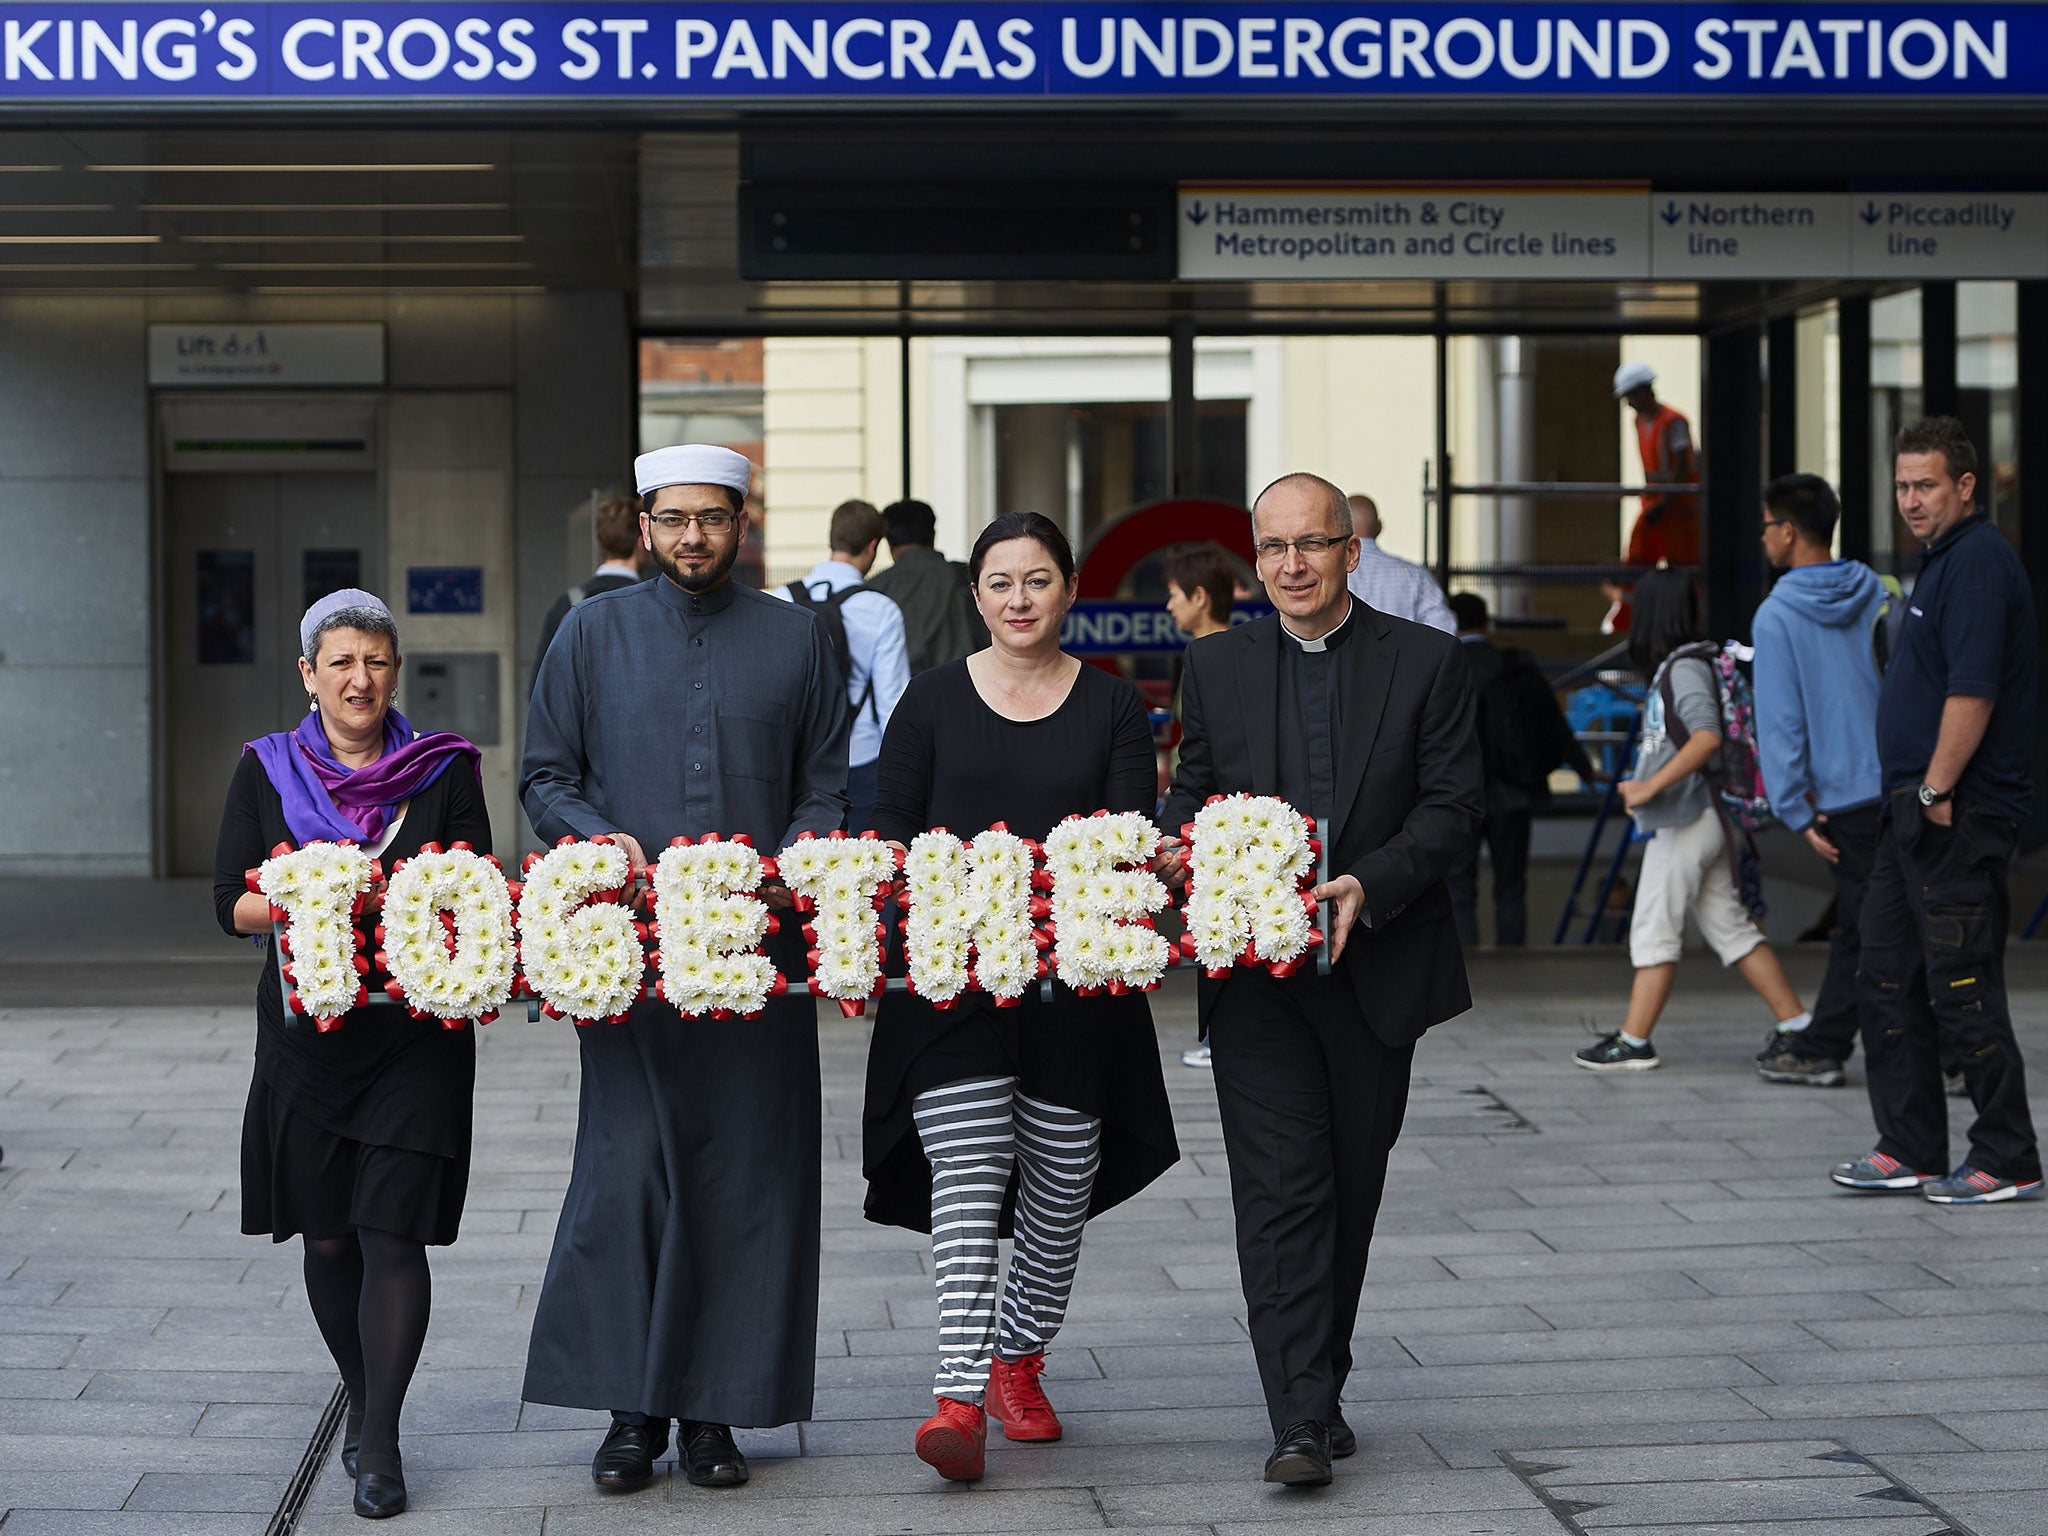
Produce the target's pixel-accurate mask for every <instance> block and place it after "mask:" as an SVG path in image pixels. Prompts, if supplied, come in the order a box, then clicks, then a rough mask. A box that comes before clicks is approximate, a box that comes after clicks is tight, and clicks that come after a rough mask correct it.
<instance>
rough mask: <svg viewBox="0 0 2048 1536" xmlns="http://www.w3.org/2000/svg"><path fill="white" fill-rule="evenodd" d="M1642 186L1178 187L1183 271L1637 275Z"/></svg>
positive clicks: (1645, 256)
mask: <svg viewBox="0 0 2048 1536" xmlns="http://www.w3.org/2000/svg"><path fill="white" fill-rule="evenodd" d="M1648 204H1649V195H1648V193H1646V192H1645V191H1643V190H1642V189H1641V188H1638V187H1624V188H1619V189H1616V190H1613V191H1609V190H1605V189H1602V188H1590V189H1589V188H1583V187H1574V188H1570V189H1568V190H1566V189H1557V190H1552V189H1546V188H1541V187H1531V188H1522V187H1490V186H1485V187H1460V186H1450V187H1418V186H1412V185H1401V186H1392V187H1376V186H1346V187H1335V188H1317V187H1304V188H1292V187H1287V188H1273V187H1221V186H1215V187H1192V186H1191V187H1188V188H1184V189H1183V190H1182V192H1181V196H1180V275H1181V276H1182V277H1184V278H1196V279H1201V278H1210V279H1218V278H1220V279H1236V280H1240V281H1242V280H1248V279H1271V278H1290V277H1291V278H1349V279H1354V280H1355V279H1372V278H1418V277H1419V278H1440V279H1456V278H1523V279H1532V278H1566V279H1581V280H1589V281H1600V280H1603V279H1607V280H1611V279H1621V278H1639V277H1644V276H1646V275H1648V270H1649V254H1650V251H1649V247H1650V232H1649V217H1648V214H1649V207H1648Z"/></svg>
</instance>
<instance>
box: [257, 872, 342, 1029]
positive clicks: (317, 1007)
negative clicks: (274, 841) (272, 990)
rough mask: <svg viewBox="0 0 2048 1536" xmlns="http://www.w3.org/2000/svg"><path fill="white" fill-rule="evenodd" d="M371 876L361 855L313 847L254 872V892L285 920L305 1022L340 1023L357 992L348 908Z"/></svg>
mask: <svg viewBox="0 0 2048 1536" xmlns="http://www.w3.org/2000/svg"><path fill="white" fill-rule="evenodd" d="M370 876H371V865H370V856H369V855H368V854H366V853H364V852H363V850H362V849H360V848H356V847H344V846H343V845H342V844H339V843H318V842H316V843H308V844H306V846H305V847H303V848H299V849H296V850H294V851H293V852H290V853H283V854H277V855H275V856H273V857H271V858H268V859H265V860H264V861H263V865H262V867H261V868H260V869H259V870H258V871H257V875H256V881H257V888H258V889H259V890H260V891H261V892H262V893H263V895H264V897H265V898H266V899H267V900H269V901H271V902H273V903H275V904H276V905H277V906H280V907H282V908H284V909H285V911H286V912H287V913H288V914H289V917H288V919H287V923H286V928H285V942H286V945H287V947H288V948H289V950H290V952H291V954H292V956H293V962H292V975H293V976H294V977H295V978H296V980H295V981H294V982H293V990H294V991H296V992H297V993H298V995H299V1002H300V1005H301V1006H302V1007H303V1008H304V1009H305V1011H306V1013H307V1015H308V1016H309V1017H312V1018H316V1019H329V1018H339V1017H340V1016H341V1015H342V1014H344V1013H346V1012H347V1011H348V1010H349V1009H350V1008H352V1007H354V1006H355V1002H356V997H357V995H358V993H359V992H360V991H361V990H362V980H361V978H360V977H359V976H357V974H356V972H355V967H354V964H353V960H354V956H355V934H354V932H353V908H354V905H355V901H356V898H357V897H358V896H360V895H362V894H363V893H364V892H366V891H368V890H369V888H370Z"/></svg>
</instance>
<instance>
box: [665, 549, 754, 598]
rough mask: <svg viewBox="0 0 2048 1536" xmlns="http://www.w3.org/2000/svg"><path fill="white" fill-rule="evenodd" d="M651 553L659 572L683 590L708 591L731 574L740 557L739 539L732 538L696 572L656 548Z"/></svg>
mask: <svg viewBox="0 0 2048 1536" xmlns="http://www.w3.org/2000/svg"><path fill="white" fill-rule="evenodd" d="M652 554H653V555H654V563H655V564H656V565H657V566H659V567H660V568H661V574H662V575H664V576H666V577H667V578H668V579H669V580H670V581H672V582H674V583H675V584H676V585H677V586H679V587H681V588H682V589H683V590H684V591H685V592H709V591H710V590H711V589H712V588H713V587H716V586H718V585H719V584H720V583H721V582H723V581H724V580H725V578H726V577H727V576H729V575H731V574H732V568H733V566H734V565H735V564H736V563H738V561H739V558H740V541H739V540H738V539H734V540H733V541H732V543H731V545H730V546H729V547H728V548H727V549H726V551H725V553H724V554H722V555H720V556H719V557H718V558H717V559H715V560H713V561H712V562H711V564H710V565H708V566H706V567H704V568H703V569H702V570H699V571H696V572H691V571H688V570H685V569H684V568H683V567H682V565H680V564H679V563H678V562H676V561H675V560H674V559H672V558H671V557H669V556H667V555H664V554H663V553H662V552H661V551H660V550H658V549H657V550H654V551H652Z"/></svg>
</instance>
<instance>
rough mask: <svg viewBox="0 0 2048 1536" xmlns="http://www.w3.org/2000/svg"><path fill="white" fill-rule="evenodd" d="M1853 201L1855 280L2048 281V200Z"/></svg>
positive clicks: (1908, 196)
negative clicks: (2011, 279) (1874, 278)
mask: <svg viewBox="0 0 2048 1536" xmlns="http://www.w3.org/2000/svg"><path fill="white" fill-rule="evenodd" d="M1849 201H1850V202H1851V204H1852V205H1853V208H1854V212H1853V214H1852V216H1851V219H1850V223H1851V226H1852V228H1853V231H1854V234H1853V239H1854V241H1855V244H1854V247H1853V249H1852V253H1851V257H1850V275H1851V276H1852V277H1906V278H1922V277H1927V278H1944V277H2048V197H2044V196H2041V195H2039V194H2021V195H2018V196H2014V195H2012V194H2009V193H1997V192H1951V193H1924V192H1923V193H1875V194H1872V195H1871V196H1868V197H1857V198H1852V199H1850V200H1849Z"/></svg>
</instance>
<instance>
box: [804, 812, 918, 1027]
mask: <svg viewBox="0 0 2048 1536" xmlns="http://www.w3.org/2000/svg"><path fill="white" fill-rule="evenodd" d="M775 866H776V868H777V870H778V871H779V872H780V873H781V875H782V880H783V883H784V884H785V885H787V886H788V887H789V889H790V893H791V894H792V895H794V896H795V897H796V898H797V902H798V905H799V906H800V907H805V908H808V909H810V911H811V914H812V915H811V920H810V921H809V922H807V923H805V924H804V938H805V939H806V940H808V941H809V943H810V945H811V948H810V951H809V959H810V963H811V991H812V992H814V993H816V994H817V995H818V996H819V997H829V998H831V999H832V1000H833V1001H834V1002H836V1003H837V1004H839V1011H840V1012H841V1013H843V1014H845V1015H846V1017H848V1018H856V1017H858V1016H859V1015H860V1014H861V1013H862V1012H863V1011H864V1010H865V1009H866V1006H867V999H868V998H870V997H873V996H875V995H876V994H877V993H879V992H880V991H881V990H882V942H881V941H882V930H881V927H880V924H879V923H878V922H877V921H876V913H877V912H878V911H879V910H880V909H881V906H882V904H883V902H884V901H885V900H886V899H887V893H886V891H885V890H884V889H883V887H884V886H885V885H887V884H888V882H889V880H890V878H891V877H892V876H893V875H895V873H896V850H895V849H894V848H891V847H890V846H889V845H888V844H887V843H885V842H883V841H882V840H881V839H880V838H878V837H875V836H873V835H871V834H867V833H863V834H862V835H861V836H859V837H848V836H847V835H846V834H845V833H843V832H834V833H833V834H832V835H831V836H830V837H803V836H799V837H798V838H797V840H796V841H795V842H794V843H791V844H790V845H789V846H788V847H787V848H785V849H783V850H782V852H780V853H779V854H777V855H776V856H775Z"/></svg>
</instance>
